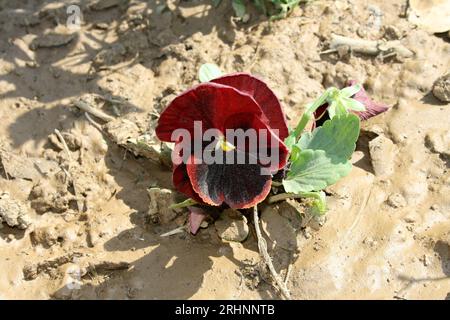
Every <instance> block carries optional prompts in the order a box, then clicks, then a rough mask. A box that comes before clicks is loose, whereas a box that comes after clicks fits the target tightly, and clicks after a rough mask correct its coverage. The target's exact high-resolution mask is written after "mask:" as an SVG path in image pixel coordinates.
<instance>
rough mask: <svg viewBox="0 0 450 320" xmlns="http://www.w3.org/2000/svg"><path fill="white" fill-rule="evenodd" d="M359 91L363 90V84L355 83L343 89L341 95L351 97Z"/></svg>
mask: <svg viewBox="0 0 450 320" xmlns="http://www.w3.org/2000/svg"><path fill="white" fill-rule="evenodd" d="M359 91H361V85H359V84H355V85H354V86H351V87H346V88H344V89H341V91H340V96H341V97H345V98H350V97H351V96H353V95H355V94H357V93H358V92H359Z"/></svg>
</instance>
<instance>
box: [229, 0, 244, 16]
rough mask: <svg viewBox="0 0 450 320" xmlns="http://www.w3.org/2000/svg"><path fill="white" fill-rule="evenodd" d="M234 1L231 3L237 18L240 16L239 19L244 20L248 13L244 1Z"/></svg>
mask: <svg viewBox="0 0 450 320" xmlns="http://www.w3.org/2000/svg"><path fill="white" fill-rule="evenodd" d="M232 1H233V2H232V3H231V5H232V6H233V9H234V12H235V13H236V16H238V17H239V18H243V17H244V15H245V11H246V7H245V3H244V0H232Z"/></svg>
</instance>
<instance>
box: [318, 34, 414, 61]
mask: <svg viewBox="0 0 450 320" xmlns="http://www.w3.org/2000/svg"><path fill="white" fill-rule="evenodd" d="M340 46H348V47H349V48H350V49H351V50H352V51H355V52H359V53H363V54H368V55H378V54H379V53H386V54H389V53H391V52H395V53H396V54H397V55H399V56H401V57H403V58H409V57H412V56H413V55H414V52H413V51H411V50H409V49H408V48H406V47H405V46H403V45H402V44H401V43H400V41H398V40H394V41H384V40H378V41H372V40H364V39H354V38H348V37H344V36H340V35H337V34H334V33H333V34H331V42H330V50H334V49H337V48H338V47H340ZM330 50H327V51H329V52H330V53H331V52H332V51H330ZM327 51H324V52H322V53H328V52H327Z"/></svg>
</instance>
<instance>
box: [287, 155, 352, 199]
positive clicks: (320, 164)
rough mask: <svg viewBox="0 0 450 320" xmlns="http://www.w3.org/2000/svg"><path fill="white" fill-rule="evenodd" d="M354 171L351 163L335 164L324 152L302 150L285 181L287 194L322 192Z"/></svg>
mask: <svg viewBox="0 0 450 320" xmlns="http://www.w3.org/2000/svg"><path fill="white" fill-rule="evenodd" d="M351 169H352V164H351V163H350V162H349V161H346V162H343V163H342V162H341V163H335V162H333V161H332V159H331V158H329V157H328V156H327V154H326V152H325V151H324V150H310V149H306V150H302V151H301V152H300V153H299V155H298V158H297V160H296V161H295V162H293V163H292V165H291V168H290V171H289V173H288V176H287V177H286V179H285V180H283V187H284V189H285V191H286V192H292V193H299V192H309V191H318V190H322V189H324V188H325V187H327V186H329V185H332V184H334V183H336V182H337V181H338V180H339V179H340V178H342V177H344V176H346V175H347V174H348V173H349V172H350V170H351Z"/></svg>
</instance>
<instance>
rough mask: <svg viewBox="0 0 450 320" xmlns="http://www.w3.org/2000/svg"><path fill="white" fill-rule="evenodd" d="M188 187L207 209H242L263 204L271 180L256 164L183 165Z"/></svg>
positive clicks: (191, 163)
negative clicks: (209, 206) (186, 173)
mask: <svg viewBox="0 0 450 320" xmlns="http://www.w3.org/2000/svg"><path fill="white" fill-rule="evenodd" d="M186 167H187V172H188V175H189V178H190V180H191V183H192V187H193V189H194V190H195V192H197V193H198V194H199V196H200V197H201V198H202V200H203V201H204V202H205V203H207V204H210V205H213V206H219V205H221V204H223V203H225V204H227V205H229V206H230V207H231V208H233V209H245V208H250V207H252V206H254V205H255V204H257V203H259V202H261V201H263V200H264V199H265V198H266V197H267V195H268V194H269V192H270V187H271V180H272V179H271V176H270V175H262V174H261V167H260V166H259V165H258V164H231V165H230V164H206V163H202V164H194V163H193V162H192V161H190V163H188V164H187V166H186Z"/></svg>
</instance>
